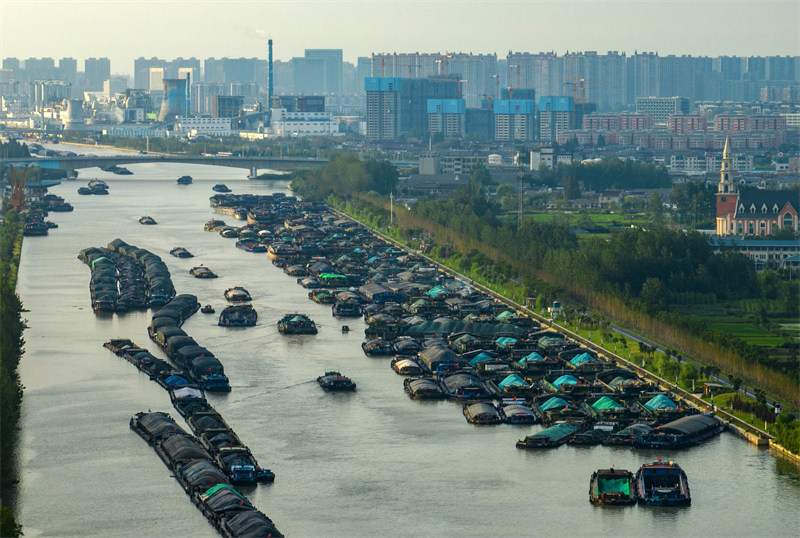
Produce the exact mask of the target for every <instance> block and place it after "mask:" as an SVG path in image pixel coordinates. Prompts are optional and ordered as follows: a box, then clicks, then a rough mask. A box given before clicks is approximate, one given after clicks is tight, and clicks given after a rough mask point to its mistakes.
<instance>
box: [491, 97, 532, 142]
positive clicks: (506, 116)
mask: <svg viewBox="0 0 800 538" xmlns="http://www.w3.org/2000/svg"><path fill="white" fill-rule="evenodd" d="M492 110H493V112H494V139H495V140H498V141H504V142H510V141H513V140H533V139H534V137H535V135H536V101H533V100H530V99H495V100H494V102H493V103H492Z"/></svg>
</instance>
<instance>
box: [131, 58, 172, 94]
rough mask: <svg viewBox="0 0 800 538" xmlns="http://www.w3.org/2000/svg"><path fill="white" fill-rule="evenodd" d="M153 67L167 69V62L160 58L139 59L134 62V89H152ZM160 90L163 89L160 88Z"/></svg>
mask: <svg viewBox="0 0 800 538" xmlns="http://www.w3.org/2000/svg"><path fill="white" fill-rule="evenodd" d="M153 67H156V68H158V67H161V68H166V67H167V62H166V61H164V60H162V59H160V58H155V57H153V58H149V59H148V58H143V57H141V56H140V57H139V58H136V59H135V60H134V61H133V87H134V88H138V89H140V90H149V89H150V69H151V68H153ZM159 89H161V88H160V87H159Z"/></svg>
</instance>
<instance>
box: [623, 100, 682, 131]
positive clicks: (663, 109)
mask: <svg viewBox="0 0 800 538" xmlns="http://www.w3.org/2000/svg"><path fill="white" fill-rule="evenodd" d="M636 112H637V113H640V114H647V115H648V116H650V117H651V118H653V123H654V124H656V125H666V124H667V120H668V119H669V117H670V116H672V115H673V114H688V113H689V99H687V98H686V97H639V98H637V99H636Z"/></svg>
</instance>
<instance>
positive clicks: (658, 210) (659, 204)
mask: <svg viewBox="0 0 800 538" xmlns="http://www.w3.org/2000/svg"><path fill="white" fill-rule="evenodd" d="M647 210H648V211H649V212H650V214H651V215H652V216H653V224H655V225H656V226H661V225H662V224H664V200H662V199H661V195H660V194H658V193H657V192H654V193H653V194H651V195H650V199H649V200H648V201H647Z"/></svg>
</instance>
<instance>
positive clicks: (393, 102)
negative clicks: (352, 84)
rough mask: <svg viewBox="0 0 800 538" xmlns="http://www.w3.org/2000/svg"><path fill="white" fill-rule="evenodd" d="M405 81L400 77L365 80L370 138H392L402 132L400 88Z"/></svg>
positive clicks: (368, 136)
mask: <svg viewBox="0 0 800 538" xmlns="http://www.w3.org/2000/svg"><path fill="white" fill-rule="evenodd" d="M403 82H405V81H404V80H403V79H401V78H399V77H367V78H366V80H365V81H364V89H365V91H366V94H367V138H368V139H369V140H392V139H394V138H397V136H398V135H399V134H400V113H401V108H400V90H401V89H402V87H403Z"/></svg>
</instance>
